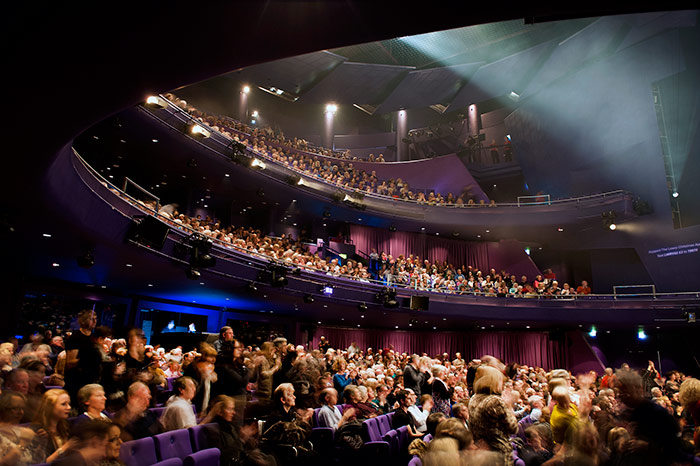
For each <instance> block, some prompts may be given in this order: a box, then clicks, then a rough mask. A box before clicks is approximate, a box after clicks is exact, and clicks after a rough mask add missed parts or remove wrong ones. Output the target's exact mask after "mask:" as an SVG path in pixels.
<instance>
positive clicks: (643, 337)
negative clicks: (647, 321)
mask: <svg viewBox="0 0 700 466" xmlns="http://www.w3.org/2000/svg"><path fill="white" fill-rule="evenodd" d="M637 338H639V339H640V340H646V339H647V334H646V333H644V329H643V328H641V327H640V328H639V330H637Z"/></svg>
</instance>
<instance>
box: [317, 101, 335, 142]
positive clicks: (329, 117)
mask: <svg viewBox="0 0 700 466" xmlns="http://www.w3.org/2000/svg"><path fill="white" fill-rule="evenodd" d="M337 111H338V106H337V105H335V104H328V105H326V113H325V118H324V122H323V133H322V136H321V145H322V146H323V147H326V148H328V149H333V125H334V123H335V113H336V112H337Z"/></svg>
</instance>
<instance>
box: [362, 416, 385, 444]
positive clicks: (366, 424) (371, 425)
mask: <svg viewBox="0 0 700 466" xmlns="http://www.w3.org/2000/svg"><path fill="white" fill-rule="evenodd" d="M362 426H363V430H364V432H365V435H366V437H367V439H368V440H369V441H370V442H378V441H380V440H381V439H382V436H381V435H380V434H379V423H378V422H377V419H376V418H372V419H365V420H364V421H362Z"/></svg>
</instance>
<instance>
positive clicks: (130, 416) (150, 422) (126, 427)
mask: <svg viewBox="0 0 700 466" xmlns="http://www.w3.org/2000/svg"><path fill="white" fill-rule="evenodd" d="M126 397H127V401H126V406H125V407H124V408H122V409H121V410H120V411H118V412H117V413H116V414H115V416H114V422H115V423H116V424H119V425H120V426H121V428H122V440H124V441H125V442H126V441H129V440H136V439H140V438H144V437H152V436H154V435H157V434H160V433H162V432H163V429H162V427H161V425H160V422H158V418H157V417H156V415H155V414H153V413H152V412H151V411H149V410H148V406H149V404H150V403H151V391H150V390H149V389H148V386H146V384H144V383H143V382H134V383H132V384H131V385H130V386H129V390H128V391H127V394H126Z"/></svg>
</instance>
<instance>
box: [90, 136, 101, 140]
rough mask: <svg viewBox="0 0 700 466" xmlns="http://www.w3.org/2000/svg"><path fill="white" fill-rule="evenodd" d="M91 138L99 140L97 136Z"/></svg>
mask: <svg viewBox="0 0 700 466" xmlns="http://www.w3.org/2000/svg"><path fill="white" fill-rule="evenodd" d="M92 138H93V139H100V138H99V137H97V136H93V137H92Z"/></svg>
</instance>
